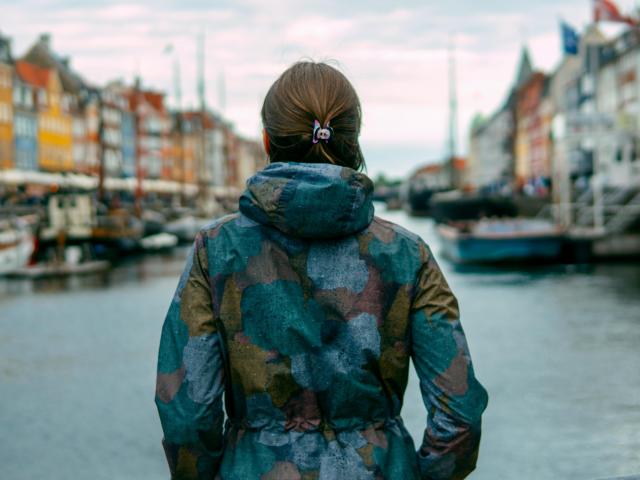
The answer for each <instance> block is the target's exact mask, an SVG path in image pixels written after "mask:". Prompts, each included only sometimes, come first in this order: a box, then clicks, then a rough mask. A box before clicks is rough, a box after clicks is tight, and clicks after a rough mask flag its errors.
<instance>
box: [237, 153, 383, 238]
mask: <svg viewBox="0 0 640 480" xmlns="http://www.w3.org/2000/svg"><path fill="white" fill-rule="evenodd" d="M372 192H373V183H372V182H371V180H370V179H369V178H368V177H367V176H366V175H364V174H362V173H358V172H356V171H355V170H352V169H351V168H347V167H340V166H337V165H332V164H329V163H294V162H289V163H272V164H270V165H269V166H268V167H266V168H265V169H264V170H262V171H261V172H258V173H257V174H256V175H254V176H253V177H251V178H250V179H249V180H248V181H247V189H246V190H245V192H244V193H243V194H242V196H241V197H240V211H241V212H242V213H243V214H244V215H246V216H247V217H249V218H251V219H252V220H254V221H256V222H259V223H261V224H263V225H270V226H273V227H275V228H277V229H278V230H280V231H282V232H283V233H286V234H287V235H292V236H295V237H300V238H332V237H343V236H346V235H350V234H352V233H356V232H359V231H360V230H363V229H364V228H366V227H367V226H368V225H369V224H370V223H371V221H372V220H373V213H374V208H373V202H372Z"/></svg>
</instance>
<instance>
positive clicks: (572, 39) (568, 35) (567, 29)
mask: <svg viewBox="0 0 640 480" xmlns="http://www.w3.org/2000/svg"><path fill="white" fill-rule="evenodd" d="M560 34H561V35H562V51H563V52H564V53H565V55H577V54H578V45H579V44H580V35H578V32H577V31H576V29H575V28H573V27H572V26H571V25H569V24H568V23H567V22H564V21H561V22H560Z"/></svg>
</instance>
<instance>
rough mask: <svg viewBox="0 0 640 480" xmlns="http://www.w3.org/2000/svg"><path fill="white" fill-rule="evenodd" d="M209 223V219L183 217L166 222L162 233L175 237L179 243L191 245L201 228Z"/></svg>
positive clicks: (190, 216) (193, 216) (192, 216)
mask: <svg viewBox="0 0 640 480" xmlns="http://www.w3.org/2000/svg"><path fill="white" fill-rule="evenodd" d="M209 223H211V219H209V218H203V217H199V216H195V215H185V216H183V217H180V218H178V219H176V220H173V221H170V222H167V224H166V225H165V228H164V231H165V232H166V233H170V234H171V235H175V236H176V237H178V240H179V241H180V242H181V243H191V242H193V239H194V238H196V235H197V234H198V232H199V231H200V230H202V228H203V227H205V226H206V225H207V224H209Z"/></svg>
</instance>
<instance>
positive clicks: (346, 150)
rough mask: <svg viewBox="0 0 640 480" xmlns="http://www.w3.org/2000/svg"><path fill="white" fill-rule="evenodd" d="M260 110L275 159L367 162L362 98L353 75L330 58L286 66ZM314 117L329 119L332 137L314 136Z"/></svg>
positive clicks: (358, 165)
mask: <svg viewBox="0 0 640 480" xmlns="http://www.w3.org/2000/svg"><path fill="white" fill-rule="evenodd" d="M261 116H262V124H263V126H264V128H265V130H266V132H267V135H268V137H269V157H270V160H271V162H306V163H333V164H336V165H341V166H344V167H350V168H353V169H354V170H361V169H362V168H363V167H364V166H365V165H364V158H363V157H362V152H361V150H360V144H359V142H358V136H359V135H360V123H361V118H362V111H361V108H360V100H359V99H358V95H357V94H356V91H355V90H354V88H353V86H352V85H351V83H350V82H349V80H347V78H346V77H345V76H344V75H343V74H342V73H341V72H339V71H338V70H336V69H335V68H333V67H331V66H330V65H327V64H326V63H322V62H319V63H315V62H308V61H305V62H298V63H295V64H294V65H292V66H291V67H289V68H288V69H287V70H285V71H284V73H282V75H280V77H279V78H278V79H277V80H276V81H275V83H274V84H273V85H272V86H271V88H270V89H269V91H268V92H267V95H266V97H265V99H264V103H263V105H262V112H261ZM314 120H318V121H319V122H320V124H321V125H323V126H324V125H326V124H327V122H329V124H330V125H331V128H332V129H333V134H332V136H331V138H330V139H329V141H327V142H325V141H319V142H318V143H313V142H312V134H313V123H314Z"/></svg>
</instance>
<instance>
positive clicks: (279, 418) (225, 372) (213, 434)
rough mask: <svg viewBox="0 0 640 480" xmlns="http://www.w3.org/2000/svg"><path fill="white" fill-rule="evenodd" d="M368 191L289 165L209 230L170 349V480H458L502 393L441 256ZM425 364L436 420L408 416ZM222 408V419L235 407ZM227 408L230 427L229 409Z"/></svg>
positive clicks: (164, 406) (181, 289) (348, 173)
mask: <svg viewBox="0 0 640 480" xmlns="http://www.w3.org/2000/svg"><path fill="white" fill-rule="evenodd" d="M372 190H373V186H372V183H371V181H370V180H369V178H367V176H366V175H364V174H362V173H358V172H355V171H354V170H351V169H349V168H344V167H338V166H335V165H330V164H302V163H273V164H270V165H269V166H268V167H267V168H265V169H264V170H263V171H262V172H259V173H258V174H256V175H255V176H254V177H252V178H251V179H250V180H249V181H248V182H247V189H246V191H245V192H244V194H243V195H242V197H241V199H240V211H239V212H238V213H236V214H233V215H229V216H226V217H223V218H221V219H219V220H217V221H216V222H214V223H213V224H212V225H210V226H208V227H206V228H204V229H203V230H201V231H200V233H199V234H198V236H197V238H196V239H195V243H194V246H193V249H192V252H191V253H190V255H189V257H188V261H187V265H186V268H185V270H184V273H183V274H182V276H181V278H180V281H179V284H178V287H177V290H176V292H175V295H174V297H173V300H172V302H171V305H170V307H169V311H168V313H167V316H166V319H165V322H164V326H163V329H162V336H161V341H160V351H159V357H158V375H157V387H156V404H157V407H158V411H159V413H160V419H161V422H162V428H163V431H164V441H163V444H164V448H165V453H166V456H167V459H168V462H169V468H170V470H171V474H172V478H176V479H214V478H215V479H223V480H252V479H262V480H276V479H278V480H311V479H319V480H329V479H331V480H334V479H349V480H365V479H367V480H368V479H371V480H381V479H392V480H395V479H403V480H409V479H460V478H464V477H466V476H467V475H468V474H469V473H470V472H471V471H472V470H473V469H474V468H475V464H476V458H477V455H478V447H479V442H480V425H481V414H482V412H483V411H484V409H485V407H486V405H487V393H486V391H485V389H484V388H483V387H482V385H480V383H479V382H478V381H477V380H476V378H475V376H474V371H473V366H472V363H471V358H470V355H469V350H468V347H467V342H466V339H465V335H464V332H463V330H462V326H461V324H460V319H459V310H458V303H457V301H456V298H455V296H454V295H453V293H452V292H451V290H450V288H449V286H448V285H447V282H446V280H445V278H444V277H443V275H442V273H441V271H440V269H439V267H438V264H437V263H436V261H435V259H434V257H433V255H432V254H431V252H430V250H429V247H428V246H427V245H426V244H425V243H424V242H423V241H422V240H421V239H420V238H419V237H418V236H417V235H414V234H412V233H410V232H408V231H406V230H404V229H403V228H401V227H399V226H397V225H395V224H393V223H390V222H387V221H384V220H382V219H380V218H377V217H374V208H373V203H372V200H371V197H372ZM410 359H412V360H413V363H414V366H415V369H416V372H417V374H418V377H419V379H420V388H421V392H422V396H423V400H424V404H425V407H426V412H427V424H426V429H425V433H424V440H423V442H422V445H421V446H420V448H419V449H418V450H417V451H416V450H415V447H414V443H413V441H412V439H411V437H410V435H409V434H408V432H407V430H406V428H405V427H404V425H403V422H402V419H401V417H400V410H401V408H402V401H403V395H404V391H405V388H406V386H407V377H408V372H409V362H410ZM223 405H224V408H223ZM225 412H226V414H225Z"/></svg>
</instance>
